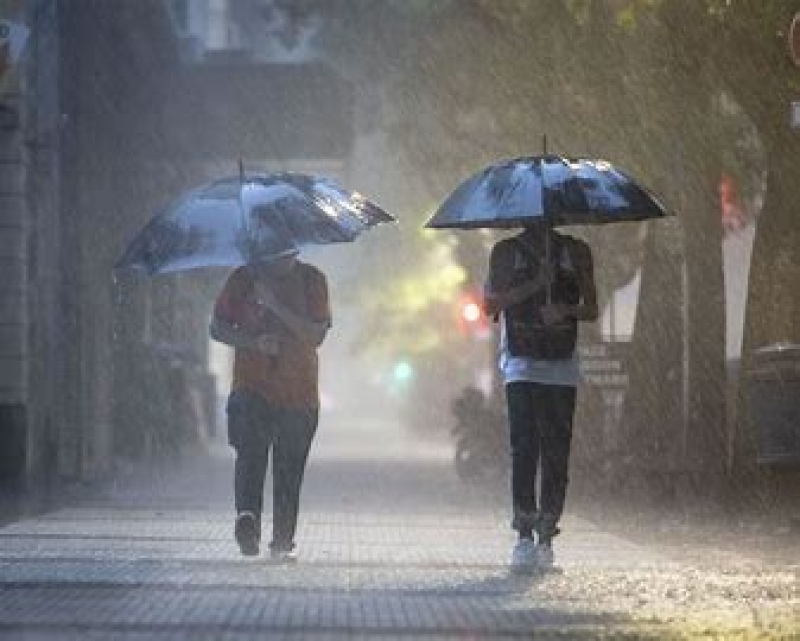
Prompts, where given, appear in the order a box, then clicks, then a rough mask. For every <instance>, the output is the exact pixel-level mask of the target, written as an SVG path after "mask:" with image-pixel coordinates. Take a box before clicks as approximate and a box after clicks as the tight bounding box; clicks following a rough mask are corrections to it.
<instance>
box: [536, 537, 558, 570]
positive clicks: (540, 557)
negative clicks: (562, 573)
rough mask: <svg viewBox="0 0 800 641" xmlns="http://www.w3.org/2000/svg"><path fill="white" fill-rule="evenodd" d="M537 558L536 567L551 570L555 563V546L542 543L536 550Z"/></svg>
mask: <svg viewBox="0 0 800 641" xmlns="http://www.w3.org/2000/svg"><path fill="white" fill-rule="evenodd" d="M534 556H535V557H536V561H535V563H536V565H537V566H538V567H539V568H541V569H542V570H550V569H552V567H553V564H554V563H555V555H554V554H553V546H552V545H550V544H547V543H540V544H539V545H537V546H536V548H535V550H534Z"/></svg>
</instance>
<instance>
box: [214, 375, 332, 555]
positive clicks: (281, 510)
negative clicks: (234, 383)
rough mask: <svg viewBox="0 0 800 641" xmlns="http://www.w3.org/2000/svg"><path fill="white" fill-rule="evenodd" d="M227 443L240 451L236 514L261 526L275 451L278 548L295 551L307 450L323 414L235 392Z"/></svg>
mask: <svg viewBox="0 0 800 641" xmlns="http://www.w3.org/2000/svg"><path fill="white" fill-rule="evenodd" d="M227 412H228V442H229V443H230V445H231V446H233V448H234V449H235V450H236V463H235V469H234V496H235V504H236V512H237V513H241V512H252V513H253V514H255V515H256V518H257V519H258V521H259V522H260V520H261V513H262V511H263V508H264V481H265V479H266V474H267V462H268V457H269V452H270V449H271V450H272V542H271V543H270V548H271V549H273V550H291V549H292V548H293V547H294V535H295V530H296V528H297V515H298V511H299V508H300V487H301V485H302V483H303V475H304V473H305V467H306V461H307V460H308V452H309V450H310V448H311V442H312V441H313V440H314V435H315V434H316V431H317V422H318V418H319V410H318V409H317V408H316V407H309V408H303V409H299V408H282V407H273V406H270V405H269V404H268V403H267V402H266V401H265V400H264V399H263V398H262V397H261V396H259V395H258V394H256V393H254V392H249V391H246V390H235V391H233V392H231V395H230V396H229V397H228V406H227Z"/></svg>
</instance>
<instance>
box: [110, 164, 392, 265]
mask: <svg viewBox="0 0 800 641" xmlns="http://www.w3.org/2000/svg"><path fill="white" fill-rule="evenodd" d="M394 220H395V219H394V218H393V217H392V216H390V215H389V214H388V213H386V212H385V211H384V210H383V209H381V208H380V207H379V206H378V205H376V204H375V203H372V202H370V201H369V200H367V199H366V198H364V197H363V196H361V195H360V194H359V193H357V192H351V191H347V190H345V189H343V188H342V187H340V186H339V185H337V184H336V183H335V182H333V181H332V180H330V179H328V178H321V177H317V176H309V175H306V174H298V173H289V172H284V173H275V174H264V175H255V176H248V177H244V176H237V177H230V178H223V179H221V180H217V181H215V182H212V183H210V184H208V185H205V186H203V187H200V188H198V189H194V190H192V191H190V192H188V193H187V194H185V195H184V196H182V197H181V198H179V199H178V200H177V201H176V202H175V203H173V204H172V205H170V206H169V207H167V208H166V209H165V210H164V211H162V212H161V213H159V214H157V215H156V216H155V217H154V218H153V219H152V220H151V221H150V222H149V223H148V224H147V225H146V226H145V227H144V229H142V231H141V232H139V234H138V235H137V236H136V237H135V238H134V239H133V240H132V241H131V243H130V244H129V245H128V247H127V248H126V250H125V252H124V253H123V255H122V258H120V260H119V261H118V262H117V264H116V265H115V269H118V270H120V269H121V270H124V269H132V270H138V271H144V272H146V273H148V274H156V273H167V272H174V271H181V270H186V269H194V268H197V267H212V266H238V265H244V264H249V263H256V262H263V261H266V260H270V259H273V258H276V257H279V256H285V255H288V254H296V253H297V252H298V251H299V250H300V249H301V248H302V247H303V246H306V245H323V244H328V243H342V242H350V241H353V240H355V238H356V237H357V236H358V235H359V234H360V233H361V232H363V231H365V230H366V229H369V228H370V227H373V226H374V225H377V224H379V223H384V222H392V221H394Z"/></svg>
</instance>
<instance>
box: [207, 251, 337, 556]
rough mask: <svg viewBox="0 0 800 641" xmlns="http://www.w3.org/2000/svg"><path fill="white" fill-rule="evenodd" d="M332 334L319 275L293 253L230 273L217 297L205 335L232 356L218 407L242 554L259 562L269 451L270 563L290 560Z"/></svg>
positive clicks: (325, 289)
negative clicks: (323, 348)
mask: <svg viewBox="0 0 800 641" xmlns="http://www.w3.org/2000/svg"><path fill="white" fill-rule="evenodd" d="M330 326H331V314H330V307H329V300H328V285H327V280H326V278H325V275H324V274H323V273H322V272H321V271H320V270H319V269H317V268H316V267H314V266H312V265H309V264H307V263H304V262H301V261H300V260H299V259H298V258H297V257H296V255H295V254H291V255H284V256H281V257H279V258H276V259H274V260H271V261H268V262H263V263H258V264H252V265H245V266H243V267H239V268H237V269H236V270H235V271H234V272H233V273H232V274H231V276H230V277H229V278H228V280H227V282H226V283H225V286H224V288H223V290H222V292H221V293H220V295H219V297H218V298H217V301H216V304H215V306H214V313H213V317H212V320H211V325H210V327H209V332H210V335H211V337H212V338H213V339H215V340H217V341H220V342H222V343H225V344H227V345H230V346H232V347H233V348H234V362H233V380H232V384H231V390H230V395H229V397H228V403H227V408H226V409H227V417H228V442H229V444H230V445H231V446H232V447H233V448H234V450H235V453H236V460H235V469H234V500H235V508H236V521H235V525H234V536H235V539H236V541H237V543H238V545H239V549H240V551H241V553H242V554H243V555H246V556H255V555H258V554H259V545H260V540H261V515H262V512H263V503H264V498H263V493H264V482H265V478H266V472H267V462H268V457H269V454H270V451H271V453H272V479H273V489H272V494H273V501H272V540H271V542H270V543H269V550H270V559H271V560H273V561H275V562H293V561H294V560H296V557H295V553H294V548H295V541H294V537H295V531H296V527H297V519H298V511H299V504H300V489H301V485H302V482H303V475H304V472H305V467H306V462H307V459H308V454H309V450H310V448H311V444H312V441H313V439H314V435H315V433H316V431H317V424H318V419H319V362H318V354H317V348H318V347H319V346H320V345H321V344H322V341H323V340H324V339H325V336H326V334H327V331H328V329H329V328H330Z"/></svg>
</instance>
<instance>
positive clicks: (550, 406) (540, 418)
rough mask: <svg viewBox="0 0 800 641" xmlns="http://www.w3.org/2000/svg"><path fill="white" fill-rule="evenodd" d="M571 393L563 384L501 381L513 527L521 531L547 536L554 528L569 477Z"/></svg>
mask: <svg viewBox="0 0 800 641" xmlns="http://www.w3.org/2000/svg"><path fill="white" fill-rule="evenodd" d="M575 392H576V390H575V388H574V387H572V386H569V385H544V384H540V383H525V382H523V383H509V384H508V385H506V400H507V403H508V422H509V432H510V439H511V494H512V500H513V508H514V528H515V529H517V530H518V531H519V532H520V534H522V535H525V536H527V535H530V533H531V530H533V529H536V530H537V532H538V533H539V536H540V538H541V539H542V540H545V541H547V540H549V539H550V538H552V536H553V535H555V533H556V532H557V529H556V524H557V523H558V521H559V519H560V518H561V514H562V512H563V511H564V500H565V498H566V494H567V482H568V480H569V452H570V444H571V442H572V418H573V415H574V413H575V397H576V393H575ZM539 468H541V469H539ZM537 470H538V471H539V476H540V479H539V484H540V485H539V488H540V492H539V500H538V509H537V497H536V474H537Z"/></svg>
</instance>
